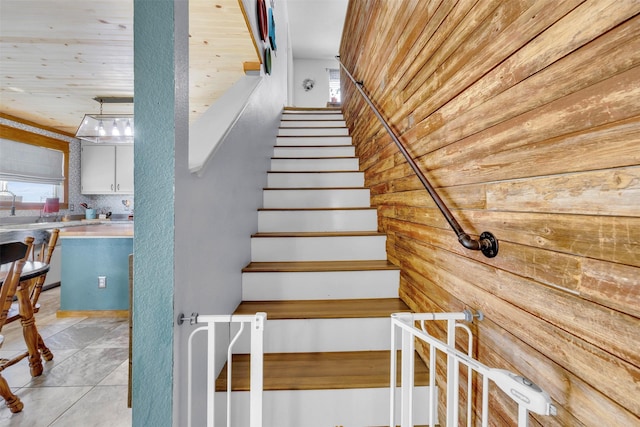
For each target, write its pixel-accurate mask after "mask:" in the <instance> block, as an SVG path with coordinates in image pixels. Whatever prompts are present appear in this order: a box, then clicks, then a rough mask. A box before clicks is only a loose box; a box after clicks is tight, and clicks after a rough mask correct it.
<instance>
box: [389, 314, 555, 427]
mask: <svg viewBox="0 0 640 427" xmlns="http://www.w3.org/2000/svg"><path fill="white" fill-rule="evenodd" d="M474 317H479V318H480V319H481V318H482V315H481V314H479V315H476V316H474V315H472V313H471V312H470V311H464V312H460V313H421V314H416V313H395V314H392V315H391V379H390V390H391V396H390V406H391V411H390V418H389V423H390V424H389V425H392V426H393V425H397V424H396V422H397V418H396V387H395V385H396V381H397V378H396V368H397V363H398V360H397V351H398V350H399V349H398V348H397V343H396V334H397V333H398V331H399V333H400V334H401V350H402V351H401V363H402V364H401V387H400V393H401V399H400V402H401V403H400V405H401V407H400V425H401V427H412V426H413V388H414V368H413V367H414V364H413V363H414V357H415V342H416V339H419V340H421V341H423V342H424V343H425V344H426V346H427V347H428V349H429V402H428V405H429V426H430V427H434V426H435V425H436V423H437V422H438V420H437V393H435V392H434V390H435V383H436V356H437V352H438V351H440V352H441V353H444V354H445V355H446V357H447V402H446V408H447V409H446V425H447V426H458V418H459V417H458V411H459V406H460V405H459V392H460V384H459V383H460V365H463V366H466V367H467V407H466V412H467V414H466V419H467V426H471V425H473V424H472V419H473V414H472V407H471V404H472V401H473V399H472V396H471V393H472V386H471V381H472V373H473V372H475V373H477V374H478V375H481V376H482V413H481V416H482V426H483V427H487V426H488V423H489V381H491V382H493V383H494V384H496V385H497V386H498V387H499V388H500V389H501V390H502V391H504V392H505V393H506V394H507V395H508V396H509V397H510V398H511V399H513V400H514V401H515V402H516V403H517V404H518V426H519V427H527V426H528V425H529V417H528V412H529V411H531V412H535V413H536V414H540V415H556V408H555V406H553V405H552V404H551V399H550V397H549V395H548V394H547V393H546V392H544V391H543V390H542V389H541V388H540V387H538V386H537V385H536V384H534V383H533V382H531V381H530V380H528V379H527V378H525V377H522V376H519V375H516V374H513V373H511V372H509V371H507V370H504V369H494V368H489V367H487V366H485V365H483V364H482V363H480V362H478V361H477V360H475V359H473V358H472V357H471V355H470V354H471V353H470V352H469V354H464V353H462V352H460V351H459V350H457V349H456V348H455V342H456V340H455V336H456V328H458V329H460V328H461V329H464V330H465V331H466V332H467V334H468V337H469V341H468V348H469V349H470V350H471V349H472V347H473V346H472V344H473V336H472V334H471V330H470V329H469V327H468V326H467V325H465V324H462V323H458V322H457V321H458V320H466V321H467V322H470V321H472V320H473V318H474ZM438 320H440V321H446V323H447V327H446V331H447V342H446V343H444V342H442V341H440V340H438V339H437V338H435V337H433V336H432V335H430V334H429V333H428V332H427V329H426V326H425V321H438ZM416 322H419V323H420V326H421V329H419V328H417V327H416V326H415V323H416Z"/></svg>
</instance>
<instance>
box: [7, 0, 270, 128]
mask: <svg viewBox="0 0 640 427" xmlns="http://www.w3.org/2000/svg"><path fill="white" fill-rule="evenodd" d="M240 3H241V1H239V0H213V1H212V0H190V2H189V33H190V34H189V36H190V39H189V52H190V58H189V110H190V121H193V120H195V119H196V118H197V117H198V116H199V115H200V114H202V113H203V112H204V111H205V110H206V109H207V108H208V106H209V105H211V103H212V102H214V101H215V99H217V98H218V97H219V96H220V95H221V94H222V93H223V92H224V91H225V90H226V89H227V88H228V87H230V86H231V85H232V84H233V83H235V82H236V81H237V80H238V79H239V78H240V77H241V76H242V75H243V74H244V69H243V64H244V63H253V64H256V63H258V64H259V62H260V56H259V54H258V50H257V48H256V45H255V43H254V41H253V38H252V36H251V33H250V32H249V29H248V28H247V24H246V21H245V17H244V15H243V10H242V8H241V5H240ZM0 79H1V86H0V101H1V102H0V113H4V114H8V115H11V116H15V117H18V118H20V119H23V120H28V121H32V122H35V123H37V124H39V125H43V126H48V127H51V128H54V129H58V130H60V131H64V132H68V133H70V134H75V131H76V129H77V127H78V125H79V124H80V121H81V120H82V117H83V115H84V114H85V113H97V112H98V111H99V107H100V106H99V104H98V103H97V102H96V101H94V100H93V98H95V97H96V96H105V97H133V0H110V1H102V0H84V1H82V2H80V1H76V0H57V1H55V2H54V1H49V0H27V1H25V0H2V1H1V2H0ZM104 112H105V113H133V104H104Z"/></svg>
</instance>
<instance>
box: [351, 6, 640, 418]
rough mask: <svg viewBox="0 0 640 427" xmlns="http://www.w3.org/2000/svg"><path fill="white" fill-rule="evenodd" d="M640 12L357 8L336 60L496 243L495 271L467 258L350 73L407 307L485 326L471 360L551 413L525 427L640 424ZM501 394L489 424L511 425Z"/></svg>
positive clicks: (473, 224)
mask: <svg viewBox="0 0 640 427" xmlns="http://www.w3.org/2000/svg"><path fill="white" fill-rule="evenodd" d="M639 13H640V2H639V1H633V0H594V1H583V0H567V1H557V0H509V1H502V0H459V1H454V0H441V1H438V0H428V1H427V0H357V1H353V0H352V1H351V2H350V4H349V8H348V12H347V18H346V22H345V27H344V34H343V39H342V44H341V48H340V55H341V58H342V61H343V62H344V63H345V65H346V66H347V68H348V69H349V70H350V71H351V73H352V74H353V75H354V76H355V78H356V79H358V80H362V81H363V82H364V86H365V89H366V91H367V92H368V93H369V94H370V96H371V97H372V99H373V100H374V102H375V103H376V104H377V105H378V106H379V107H380V109H381V111H382V114H383V115H384V116H385V117H387V118H388V120H389V122H390V123H391V125H392V126H393V127H394V128H395V129H396V130H397V132H398V134H399V135H400V136H401V139H402V140H403V142H404V143H405V144H406V145H407V146H408V148H409V151H410V153H412V155H413V156H414V157H415V158H417V162H418V164H419V165H420V167H421V168H422V170H423V171H424V173H425V175H426V176H427V178H428V179H429V180H430V181H431V182H432V183H433V184H434V186H436V187H437V188H438V191H439V192H440V194H441V195H442V197H443V199H444V200H445V202H446V203H447V204H448V205H449V206H450V208H451V209H452V210H453V213H454V215H455V216H456V217H457V218H458V220H459V222H460V223H461V225H462V226H463V227H464V228H465V230H466V231H467V232H468V233H470V234H473V235H476V236H477V235H478V234H479V233H480V232H482V231H485V230H488V231H491V232H493V233H494V234H495V236H496V237H497V238H498V239H499V242H500V253H499V255H498V256H497V257H496V258H493V259H488V258H485V257H484V256H483V255H482V254H479V253H475V252H471V251H467V250H465V249H464V248H462V247H461V246H460V245H459V244H458V242H457V239H456V237H455V234H454V233H453V232H452V231H451V230H450V228H449V227H448V225H447V223H446V222H445V221H444V219H443V217H442V216H441V214H440V212H439V211H438V210H437V209H436V208H435V205H434V203H433V202H432V201H431V199H430V198H429V196H428V194H427V193H426V191H425V190H424V189H423V188H422V187H421V184H420V182H419V181H418V179H417V178H416V177H415V176H414V175H413V173H412V172H411V170H410V168H409V167H408V166H407V164H406V162H405V160H404V159H403V158H402V156H401V154H400V153H399V151H398V150H397V148H396V147H395V146H394V144H393V143H392V141H391V139H390V138H389V137H388V136H387V135H386V133H385V131H384V130H383V128H382V127H381V126H380V124H379V123H378V121H377V119H376V118H375V117H374V115H373V114H372V113H371V112H370V110H369V108H368V107H367V106H366V105H365V103H364V102H363V100H362V99H361V97H360V95H359V94H358V93H357V91H356V90H355V88H354V86H353V85H352V84H351V83H350V82H349V81H348V79H347V77H346V76H345V75H344V73H343V76H342V91H343V102H344V106H343V110H344V113H345V116H346V119H347V123H348V125H349V127H350V130H351V134H352V136H353V137H354V143H355V144H356V146H357V154H358V155H359V156H360V162H361V169H362V170H364V171H365V172H366V182H367V185H368V186H369V187H370V188H371V189H372V202H373V204H374V205H375V206H376V207H377V208H378V211H379V213H380V223H379V228H380V230H381V231H384V232H386V233H387V235H388V236H389V238H388V246H387V248H388V253H389V257H390V259H391V260H392V261H394V262H395V263H397V264H398V265H399V266H401V267H402V274H401V288H400V295H401V297H402V298H403V299H404V300H405V301H406V302H408V303H409V305H410V306H411V307H412V308H413V309H414V310H416V311H428V312H430V311H459V310H462V309H464V308H472V309H475V310H481V311H483V312H484V314H485V315H486V319H485V320H484V321H483V322H476V325H475V326H474V333H475V335H476V338H477V346H476V348H475V352H476V356H477V357H478V358H479V359H480V360H481V361H483V362H484V363H486V364H488V365H490V366H496V367H504V368H506V369H510V370H513V371H516V372H519V373H521V374H522V375H525V376H527V377H529V378H531V379H532V380H533V381H534V382H536V383H538V384H539V385H541V386H542V387H543V388H544V389H545V390H546V391H548V392H549V394H550V395H551V397H552V398H553V400H554V403H555V404H556V406H557V407H558V415H557V417H543V416H532V417H531V423H532V425H544V426H638V425H640V397H639V396H640V15H639ZM495 394H496V396H495V399H493V400H492V410H493V411H495V413H496V417H497V418H496V419H495V420H494V421H493V425H515V420H516V417H517V411H516V407H515V405H513V404H512V403H510V402H509V401H508V399H506V398H504V397H502V396H500V393H495ZM474 403H475V404H476V405H479V400H478V399H476V398H474ZM442 409H443V407H442V403H441V405H440V416H441V417H443V413H442ZM441 419H442V420H443V419H444V418H441ZM477 421H478V420H476V423H477ZM443 425H444V424H443Z"/></svg>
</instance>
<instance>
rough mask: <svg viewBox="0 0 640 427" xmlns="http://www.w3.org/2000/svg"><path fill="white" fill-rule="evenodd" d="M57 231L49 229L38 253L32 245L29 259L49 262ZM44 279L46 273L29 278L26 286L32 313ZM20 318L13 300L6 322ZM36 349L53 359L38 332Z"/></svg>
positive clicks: (37, 307)
mask: <svg viewBox="0 0 640 427" xmlns="http://www.w3.org/2000/svg"><path fill="white" fill-rule="evenodd" d="M59 233H60V229H58V228H54V229H53V230H52V231H51V235H50V236H49V241H48V242H47V241H46V240H45V241H43V242H42V246H41V248H40V253H39V254H38V256H36V255H35V253H36V245H32V247H31V250H30V252H29V254H27V258H30V259H31V261H40V262H44V263H45V264H50V263H51V256H52V255H53V250H54V249H55V248H56V244H57V242H58V234H59ZM46 279H47V275H46V274H43V275H41V276H38V277H37V278H35V279H33V280H31V281H30V282H29V283H28V287H29V289H28V294H29V300H30V301H31V307H33V314H35V313H37V312H38V311H39V310H40V304H38V298H40V293H41V292H42V286H43V285H44V282H45V281H46ZM20 319H22V316H21V315H20V305H19V303H18V302H17V301H15V302H14V303H13V304H12V305H11V309H10V310H9V314H8V316H7V322H6V323H11V322H15V321H16V320H20ZM38 350H39V351H40V352H41V353H42V357H43V358H44V360H46V361H49V360H53V353H51V350H49V348H48V347H47V346H46V345H45V343H44V340H43V339H42V337H41V336H40V334H38Z"/></svg>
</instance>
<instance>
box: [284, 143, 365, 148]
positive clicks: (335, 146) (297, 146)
mask: <svg viewBox="0 0 640 427" xmlns="http://www.w3.org/2000/svg"><path fill="white" fill-rule="evenodd" d="M344 147H353V144H339V145H276V146H275V148H344Z"/></svg>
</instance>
